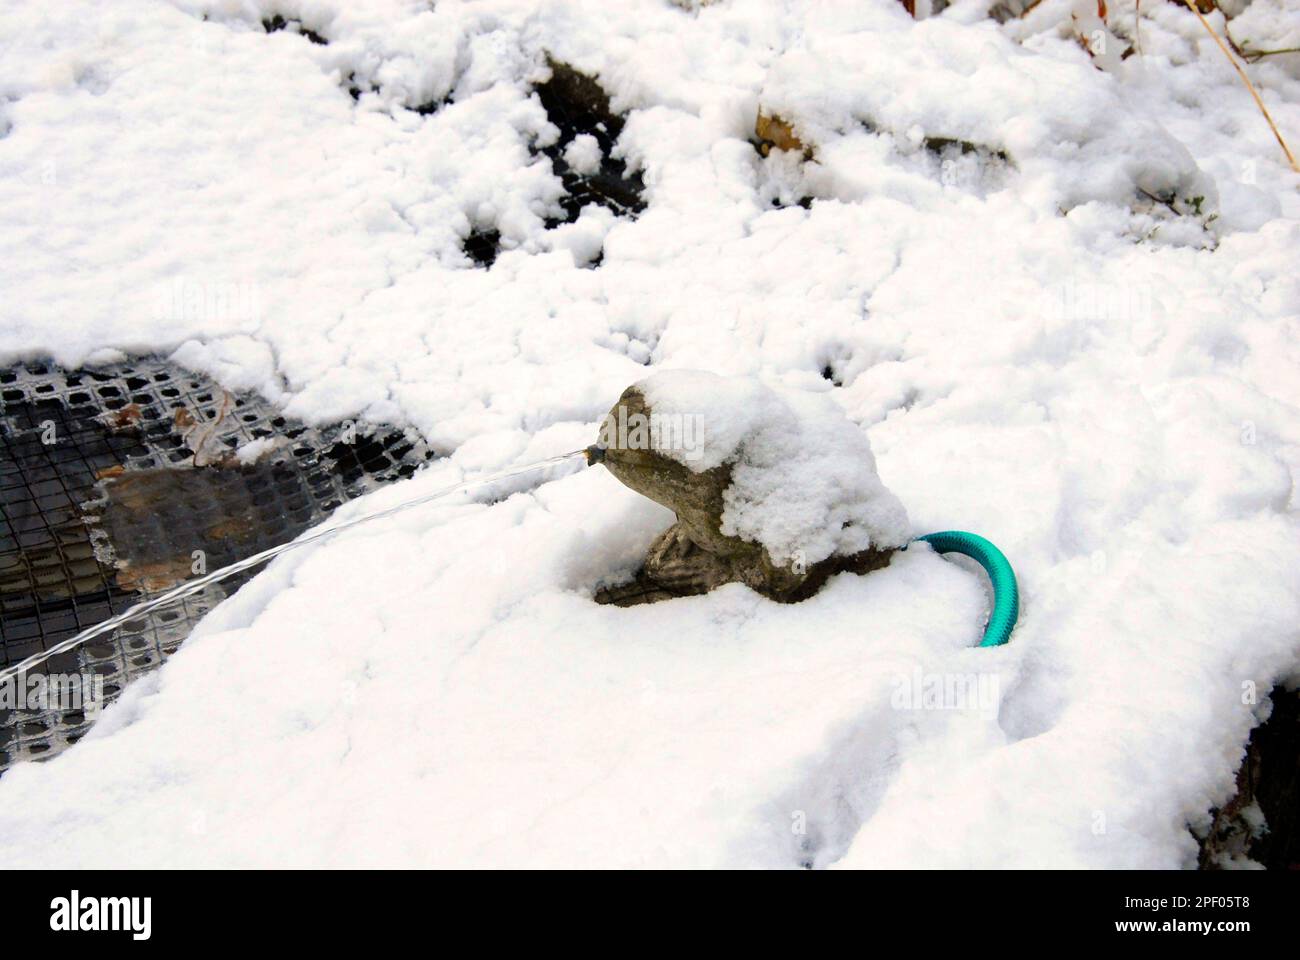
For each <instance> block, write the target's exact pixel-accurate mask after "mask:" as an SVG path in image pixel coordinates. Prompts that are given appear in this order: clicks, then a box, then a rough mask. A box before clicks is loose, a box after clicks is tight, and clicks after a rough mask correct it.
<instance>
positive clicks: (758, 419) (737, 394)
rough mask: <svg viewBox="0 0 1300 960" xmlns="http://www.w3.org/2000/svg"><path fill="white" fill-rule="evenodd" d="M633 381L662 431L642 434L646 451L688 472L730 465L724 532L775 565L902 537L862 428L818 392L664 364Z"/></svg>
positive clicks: (894, 542) (895, 506) (905, 530)
mask: <svg viewBox="0 0 1300 960" xmlns="http://www.w3.org/2000/svg"><path fill="white" fill-rule="evenodd" d="M635 386H636V387H637V389H638V390H639V391H640V393H641V395H642V396H643V397H645V399H646V402H647V404H648V405H649V407H650V410H651V418H652V420H657V421H658V422H661V423H664V424H665V425H666V426H667V427H668V429H664V430H658V431H652V432H651V434H650V438H649V439H650V441H651V446H652V449H655V450H656V451H658V452H659V453H662V454H663V455H664V456H666V457H668V458H670V459H672V460H676V461H677V462H679V463H682V464H685V465H686V466H687V467H688V468H689V469H690V470H692V471H694V472H696V473H699V472H702V471H704V470H710V469H713V468H715V467H718V466H721V465H723V464H729V465H730V466H731V483H730V485H729V486H728V487H727V489H726V490H725V491H724V492H723V511H722V527H721V532H722V533H723V534H724V535H726V536H734V537H740V538H741V539H742V540H747V541H750V542H752V543H758V544H761V545H762V546H763V547H765V548H766V549H767V552H768V555H769V556H770V557H771V558H772V560H773V561H774V562H776V563H778V564H782V563H785V562H787V561H788V560H789V559H791V558H792V557H798V558H800V559H801V560H802V561H803V562H805V563H808V564H813V563H818V562H819V561H821V560H825V559H826V558H827V557H829V556H833V555H835V556H851V555H852V554H855V553H859V552H861V551H864V550H868V549H872V548H874V549H882V548H890V547H901V546H902V545H903V544H905V543H907V542H908V541H909V540H910V539H911V531H910V528H909V527H908V523H907V513H906V511H905V510H904V509H903V505H902V504H901V503H899V502H898V498H897V497H895V496H894V495H893V494H892V493H890V492H889V491H888V490H886V489H885V487H884V485H883V484H882V483H881V482H880V477H879V476H878V475H877V474H876V460H875V457H874V456H872V453H871V443H870V441H868V440H867V437H866V434H864V433H863V432H862V431H861V430H860V429H859V428H858V427H857V425H856V424H854V423H853V422H852V421H851V420H849V419H848V418H847V417H845V416H844V412H843V411H842V410H841V409H840V408H839V407H838V406H836V405H835V403H834V402H833V401H832V400H831V399H830V398H829V397H827V396H826V395H824V394H809V393H805V392H801V391H794V390H782V391H779V392H778V391H777V390H774V389H772V388H771V387H768V386H765V385H764V384H763V383H761V382H760V381H758V380H756V379H754V378H751V377H719V376H717V375H716V374H711V373H708V372H706V371H701V370H667V371H664V372H663V373H657V374H655V375H654V376H652V377H648V378H646V379H645V380H641V381H639V382H638V383H636V384H635ZM686 440H689V441H690V442H684V441H686Z"/></svg>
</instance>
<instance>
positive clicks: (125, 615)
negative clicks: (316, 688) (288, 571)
mask: <svg viewBox="0 0 1300 960" xmlns="http://www.w3.org/2000/svg"><path fill="white" fill-rule="evenodd" d="M592 449H593V448H590V447H589V448H587V449H586V450H573V451H570V452H569V453H565V454H561V455H560V456H558V457H549V458H547V459H545V460H538V461H536V462H535V463H529V464H525V465H523V466H520V467H511V468H510V469H507V470H502V471H499V472H497V473H494V474H490V475H489V476H486V477H478V478H476V479H473V480H463V481H461V482H460V483H455V484H452V485H450V486H447V487H442V488H441V489H438V490H435V491H433V492H432V493H427V494H425V495H424V496H421V497H415V498H414V499H412V500H405V501H403V502H402V503H399V504H397V505H395V506H392V507H389V508H387V509H386V510H379V511H377V512H375V513H368V514H365V515H363V516H360V517H356V518H354V519H352V520H344V521H341V522H339V523H333V524H326V525H325V526H323V527H321V528H319V529H317V530H314V531H311V532H309V533H306V534H304V535H303V536H301V537H298V538H297V539H296V540H290V541H288V542H287V543H281V544H279V545H277V546H274V547H269V548H268V549H266V550H262V551H260V552H259V553H254V554H252V555H251V556H248V557H245V558H244V559H242V560H238V561H236V562H235V563H232V564H229V565H227V566H224V567H222V568H220V569H219V570H213V571H212V572H211V573H208V574H205V575H203V576H201V577H195V578H194V579H192V580H186V581H185V582H184V583H181V584H178V585H177V586H175V587H173V588H172V589H170V590H167V591H166V592H164V593H160V594H158V596H156V597H152V598H150V599H148V600H145V601H143V602H141V603H137V604H136V605H135V606H133V607H130V608H128V609H126V610H124V611H122V612H121V613H119V614H117V615H116V616H113V617H110V618H109V619H107V620H103V621H101V622H99V623H97V624H95V625H94V626H92V627H88V628H87V629H85V630H83V631H81V632H80V633H78V634H76V635H75V636H72V637H69V638H68V639H67V640H64V641H62V642H60V643H58V644H56V645H54V646H52V647H50V648H48V649H46V650H43V651H41V652H39V653H36V654H33V655H32V656H30V657H28V658H27V659H26V660H23V661H21V662H19V663H17V664H15V665H14V666H12V667H9V668H7V669H5V670H3V671H0V683H4V682H6V681H8V680H10V679H11V678H14V677H18V676H20V675H22V674H23V673H25V672H27V671H29V670H31V669H33V668H35V667H37V666H39V665H40V664H41V663H43V662H44V661H46V660H48V659H49V658H50V657H53V656H54V655H56V654H59V653H62V652H64V651H66V650H71V649H73V648H75V647H78V646H80V645H81V644H83V643H86V642H87V641H89V640H93V639H94V638H95V637H99V636H103V635H104V634H106V633H109V632H110V631H112V630H115V629H116V628H118V627H120V626H121V625H122V624H123V623H126V622H127V621H128V620H133V619H136V618H138V617H141V616H143V615H145V614H147V613H150V612H152V611H154V610H157V609H158V608H159V607H163V606H166V605H167V604H169V603H172V602H174V601H176V600H180V599H182V598H183V597H186V596H189V595H190V594H193V593H197V592H198V591H200V590H202V589H203V588H204V587H207V586H210V585H211V584H214V583H219V582H221V581H222V580H227V579H229V578H230V577H234V576H236V575H238V574H240V573H243V572H244V571H246V570H249V569H251V568H253V567H257V566H260V565H261V564H263V563H266V562H268V561H270V560H273V559H275V558H276V557H278V556H279V555H280V554H282V553H286V552H287V551H289V550H293V549H296V548H297V547H303V546H306V545H307V544H309V543H316V542H318V541H320V540H325V539H328V538H329V537H333V536H335V535H336V534H339V533H342V532H343V531H345V530H350V529H352V528H353V527H358V526H360V525H361V524H363V523H371V522H373V521H377V520H383V519H385V518H387V517H392V516H395V515H397V514H399V513H405V512H406V511H407V510H413V509H414V508H416V507H420V506H424V505H425V504H428V503H433V502H434V501H435V500H442V499H443V498H445V497H450V496H452V495H453V494H457V493H467V492H469V491H471V490H479V489H481V488H483V487H488V486H491V485H492V484H496V483H500V482H502V481H504V480H509V479H511V478H514V477H519V476H522V475H524V474H529V473H534V472H536V471H538V470H544V469H546V468H548V467H554V466H558V465H560V464H562V463H567V462H569V461H573V460H577V459H578V458H579V457H581V458H583V459H584V460H586V462H587V463H596V462H599V461H598V460H596V459H592V453H591V450H592Z"/></svg>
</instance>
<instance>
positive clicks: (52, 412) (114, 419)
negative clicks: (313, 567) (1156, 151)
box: [0, 359, 432, 772]
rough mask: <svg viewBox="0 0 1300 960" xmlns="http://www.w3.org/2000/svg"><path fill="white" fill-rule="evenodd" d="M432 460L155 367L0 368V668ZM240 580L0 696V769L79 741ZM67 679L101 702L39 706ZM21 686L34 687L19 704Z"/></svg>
mask: <svg viewBox="0 0 1300 960" xmlns="http://www.w3.org/2000/svg"><path fill="white" fill-rule="evenodd" d="M254 440H265V441H266V442H267V447H268V448H267V449H266V450H265V452H264V454H263V455H262V456H261V457H259V458H257V459H256V460H255V461H254V462H252V463H241V462H239V459H238V458H237V457H236V456H235V451H236V450H237V449H238V448H240V447H242V446H243V445H245V444H247V443H249V442H251V441H254ZM431 457H432V452H431V451H430V450H429V449H428V448H427V447H426V445H425V444H424V443H423V441H422V440H421V439H420V438H419V437H418V436H416V435H414V434H413V433H411V432H409V431H402V430H393V429H369V428H367V427H365V426H354V425H352V424H347V423H344V424H336V425H332V426H329V427H322V428H317V427H310V426H307V425H304V424H301V423H294V422H291V421H289V420H287V419H286V418H284V417H282V416H280V414H279V413H278V411H276V410H275V409H274V408H273V407H272V406H271V405H269V404H268V403H267V402H266V401H264V400H262V399H261V398H259V397H257V396H255V395H238V396H233V395H231V394H228V393H226V392H225V391H223V390H222V389H221V388H220V387H219V386H217V385H216V384H215V383H213V382H212V381H211V380H209V379H207V378H205V377H203V376H200V375H196V374H193V373H189V372H187V371H183V370H180V369H178V368H176V367H175V366H173V365H170V364H168V363H167V362H165V361H163V360H160V359H144V360H135V361H132V362H130V363H126V364H121V365H118V366H114V367H104V368H97V369H94V370H78V371H66V370H62V369H59V368H57V367H54V366H50V365H41V364H30V365H27V366H22V367H16V368H11V369H7V370H3V371H0V669H2V668H4V667H11V666H13V665H15V664H17V663H19V662H21V661H23V660H24V659H26V658H27V657H30V656H32V655H33V654H37V653H41V652H43V651H46V650H49V649H50V648H51V647H53V646H54V645H55V644H58V643H59V642H60V641H63V640H66V639H68V638H69V637H72V636H75V635H76V634H77V633H79V632H80V631H82V630H84V629H86V628H88V627H91V626H94V625H95V624H97V623H101V622H103V621H104V620H107V619H108V618H109V617H111V616H113V615H115V614H118V613H121V612H122V611H124V610H126V609H127V608H128V607H130V606H132V605H133V604H135V603H138V602H139V601H141V600H143V599H146V598H148V597H150V596H156V595H157V594H160V593H162V592H163V591H164V590H166V589H167V588H169V587H171V586H174V585H175V584H176V583H179V582H182V581H183V580H185V579H187V578H188V577H190V576H192V575H195V574H200V573H203V572H207V571H210V570H215V569H218V568H219V567H221V566H224V565H225V564H228V563H231V562H233V561H235V560H238V559H240V558H242V557H245V556H248V555H249V554H252V553H256V552H257V551H259V550H263V549H265V548H267V547H271V546H275V545H277V544H280V543H284V542H286V541H288V540H291V539H293V538H294V537H296V536H297V535H298V534H300V533H301V532H302V531H304V530H306V529H307V528H309V527H312V526H314V525H316V524H318V523H319V522H321V521H322V520H324V519H325V518H326V517H328V516H329V515H330V514H331V513H332V512H333V511H334V510H335V508H337V507H338V506H339V505H340V504H342V503H344V502H345V501H348V500H351V499H354V498H356V497H359V496H361V495H363V494H365V493H368V492H369V491H371V490H373V489H375V488H376V487H377V486H379V485H381V484H383V483H387V482H390V481H393V480H398V479H401V478H403V477H408V476H410V475H411V474H412V473H414V472H415V470H416V469H417V467H419V466H420V464H422V463H424V462H425V461H427V460H429V459H430V458H431ZM251 576H253V572H249V573H246V574H242V575H241V576H239V577H236V578H233V579H232V580H230V581H227V582H225V583H223V584H220V585H216V584H213V585H210V586H208V587H207V588H205V589H204V590H202V591H200V592H198V593H196V594H193V595H191V596H188V597H184V598H181V599H178V600H177V601H175V602H174V603H170V604H168V605H166V606H164V607H162V608H160V609H158V610H155V611H153V612H151V613H148V614H145V615H142V616H141V617H139V618H135V619H131V620H128V621H127V622H126V623H124V624H123V625H122V626H121V627H119V628H118V629H116V630H114V631H112V632H110V633H108V634H106V635H104V636H100V637H95V638H93V639H92V640H90V641H88V642H86V643H83V644H80V645H79V646H77V647H75V648H73V649H70V650H67V651H63V652H60V653H58V654H55V655H54V656H52V657H50V658H49V659H47V660H46V661H44V662H43V663H42V664H41V665H40V666H38V667H36V668H34V669H33V670H31V671H29V672H28V673H27V675H26V676H24V677H20V678H17V679H16V681H11V682H10V684H9V685H8V688H7V689H6V688H4V687H0V772H3V771H4V770H5V769H7V768H8V767H9V766H11V765H12V764H13V763H16V762H18V761H21V760H33V759H44V758H47V757H50V756H53V755H54V754H56V753H58V752H59V751H60V750H61V749H64V748H66V747H67V746H68V745H70V744H72V743H75V742H76V741H77V740H79V739H80V738H81V737H82V736H84V735H85V733H86V732H87V730H88V729H89V728H90V725H91V724H92V723H93V721H94V719H95V714H96V713H97V710H98V708H100V707H102V706H103V705H104V704H105V703H107V702H111V701H112V700H113V699H115V698H116V697H117V696H118V695H119V694H120V693H121V691H122V689H123V688H124V687H125V685H126V683H127V682H128V681H130V680H132V679H134V678H135V677H138V676H141V675H143V674H145V673H148V672H149V671H151V670H154V669H156V668H157V667H159V666H160V665H161V664H162V663H163V661H164V660H166V658H167V657H168V656H170V655H171V654H172V653H173V652H175V650H176V649H177V648H178V647H179V646H180V645H181V643H182V642H183V641H184V640H185V638H186V637H187V636H188V635H189V632H190V630H191V629H192V628H193V626H194V625H195V624H196V623H197V622H198V620H199V619H200V618H201V617H202V616H203V615H204V614H205V613H207V612H208V611H209V610H211V609H212V608H213V607H214V606H216V605H217V604H218V603H220V602H221V600H222V599H224V598H225V597H226V596H227V595H228V594H229V593H231V592H233V591H234V590H236V589H238V587H239V586H240V584H241V583H243V582H244V581H246V580H247V579H248V578H249V577H251ZM68 677H76V678H97V679H95V680H93V681H92V686H91V687H90V688H86V687H85V686H84V684H83V686H82V687H80V688H79V689H80V690H81V691H82V692H83V693H85V694H86V695H87V696H89V694H90V693H92V692H93V691H94V689H95V688H97V687H98V686H99V685H100V684H102V699H101V700H96V701H95V702H93V703H88V702H86V703H83V702H77V701H78V700H80V699H81V698H78V697H73V698H72V699H71V701H70V700H69V699H68V698H67V697H63V698H58V697H55V696H53V695H52V692H53V691H54V689H55V684H56V683H58V682H63V683H65V685H66V681H65V680H64V681H61V680H60V678H68ZM37 684H40V685H42V686H43V687H44V689H45V691H46V694H47V695H45V696H43V697H33V696H32V695H31V694H32V692H33V691H34V690H35V689H36V685H37ZM34 700H39V701H41V702H33V701H34ZM56 701H57V702H56Z"/></svg>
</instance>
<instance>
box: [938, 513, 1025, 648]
mask: <svg viewBox="0 0 1300 960" xmlns="http://www.w3.org/2000/svg"><path fill="white" fill-rule="evenodd" d="M916 539H918V540H924V541H925V542H926V543H928V544H929V545H930V546H931V547H933V548H934V549H935V551H936V552H937V553H961V554H965V555H966V556H968V557H970V558H971V559H972V560H975V561H977V562H978V563H979V565H980V566H981V567H983V568H984V572H985V573H987V574H988V575H989V582H990V583H992V584H993V612H992V613H991V614H989V622H988V626H987V627H985V628H984V639H983V640H981V641H980V646H981V647H1000V646H1002V644H1004V643H1006V642H1007V641H1008V640H1010V639H1011V631H1012V630H1013V629H1014V628H1015V626H1016V619H1017V618H1018V617H1019V616H1020V588H1019V587H1017V586H1016V572H1015V571H1014V570H1012V569H1011V564H1010V563H1009V562H1008V561H1007V558H1006V556H1005V555H1004V554H1003V553H1002V551H1001V550H999V549H998V548H997V547H995V546H993V544H991V543H989V542H988V541H987V540H985V539H984V538H983V537H981V536H979V535H978V534H974V533H966V532H965V531H964V530H943V531H940V532H939V533H927V534H926V535H925V536H924V537H917V538H916Z"/></svg>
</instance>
